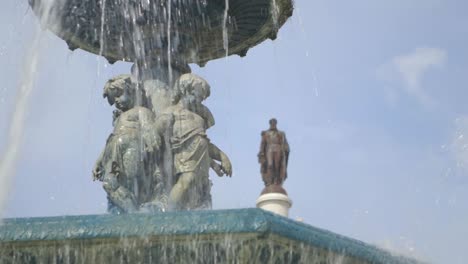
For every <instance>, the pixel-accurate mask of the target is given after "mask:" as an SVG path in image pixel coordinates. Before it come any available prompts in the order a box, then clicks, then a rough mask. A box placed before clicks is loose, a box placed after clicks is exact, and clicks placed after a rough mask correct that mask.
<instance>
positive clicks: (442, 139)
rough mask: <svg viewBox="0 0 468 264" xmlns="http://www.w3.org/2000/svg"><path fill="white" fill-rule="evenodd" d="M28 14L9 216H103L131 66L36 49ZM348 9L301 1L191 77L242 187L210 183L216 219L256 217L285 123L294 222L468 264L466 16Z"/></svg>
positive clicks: (48, 42)
mask: <svg viewBox="0 0 468 264" xmlns="http://www.w3.org/2000/svg"><path fill="white" fill-rule="evenodd" d="M23 2H24V3H18V2H17V1H12V0H8V1H7V3H4V4H3V5H4V8H2V11H0V12H1V13H2V14H1V16H0V30H1V32H2V36H1V37H0V59H1V60H0V72H2V76H3V81H2V85H1V86H0V151H2V152H0V153H3V151H4V149H5V148H6V146H7V141H8V139H7V138H8V136H7V135H8V129H9V128H10V127H11V124H12V123H11V117H12V115H13V112H14V105H15V104H14V101H15V93H16V91H18V87H19V86H20V85H21V84H22V83H24V81H25V80H26V79H32V80H34V88H33V90H32V93H31V99H30V102H29V107H28V109H27V112H26V125H25V127H24V129H23V131H24V132H23V133H21V135H22V137H21V138H20V139H21V140H20V142H21V144H20V145H19V154H18V161H17V166H16V170H15V172H14V173H12V181H11V185H5V184H3V182H2V184H3V185H4V186H9V187H8V188H5V187H3V186H2V188H1V189H0V191H1V192H3V193H6V192H7V191H8V199H7V202H6V208H5V209H4V211H3V212H2V213H3V216H4V217H26V216H48V215H64V214H98V213H104V212H105V202H106V201H105V193H104V191H103V190H102V188H101V186H100V184H99V183H97V182H92V180H91V173H90V172H91V168H92V166H93V164H94V161H95V159H96V158H97V156H98V154H99V152H100V151H101V149H102V148H103V146H104V143H105V140H106V138H107V136H108V134H109V133H110V132H111V130H112V127H111V117H112V108H111V107H109V106H108V105H107V103H106V101H105V100H103V99H102V96H101V94H102V87H103V85H104V83H105V82H106V80H107V79H109V78H110V77H112V76H114V75H117V74H120V73H127V72H128V71H129V67H130V65H128V64H126V63H116V64H114V65H107V64H106V62H105V60H103V59H99V58H97V56H95V55H92V54H88V53H86V52H84V51H80V50H77V51H75V52H70V51H68V50H67V48H66V45H65V43H64V42H63V41H61V40H60V39H58V38H57V37H55V36H54V35H52V34H51V33H49V32H47V33H43V34H41V35H40V36H41V37H40V40H38V41H34V40H35V37H34V34H35V32H36V31H37V20H36V19H35V18H34V16H33V15H32V12H31V11H30V10H29V9H28V7H27V3H26V1H23ZM343 2H344V1H336V0H330V1H322V0H320V1H319V0H317V1H315V0H314V1H311V0H297V1H296V8H295V13H294V16H293V18H292V19H291V20H290V21H288V22H287V23H286V25H284V26H283V28H282V29H281V31H280V34H279V36H278V39H277V40H276V41H274V42H272V41H269V40H268V41H265V42H264V43H262V44H261V45H259V46H257V47H255V48H253V49H251V50H250V51H249V53H248V55H247V57H245V58H242V59H241V58H239V57H234V56H233V57H228V58H225V59H219V60H216V61H211V62H209V63H208V64H207V65H206V67H205V68H199V67H197V66H193V67H192V70H193V72H194V73H196V74H199V75H201V76H203V77H204V78H205V79H206V80H207V81H208V82H209V83H210V84H211V87H212V93H211V97H210V98H209V99H208V100H207V105H208V106H209V108H210V109H211V110H212V112H213V114H214V116H215V119H216V126H215V127H213V128H211V129H210V130H209V136H210V138H211V140H212V141H213V142H214V143H215V144H217V145H218V146H220V147H221V148H222V149H223V150H225V152H226V153H228V155H229V156H230V158H231V160H232V163H233V166H234V176H233V178H231V179H225V178H219V179H218V178H217V177H216V176H215V175H213V181H214V188H213V199H214V208H215V209H221V208H242V207H254V206H255V200H256V199H257V197H258V195H259V193H260V191H261V189H262V182H261V179H260V174H259V167H258V164H257V160H256V154H257V152H258V147H259V143H260V132H261V130H264V129H267V128H268V120H269V119H270V118H271V117H276V118H277V119H278V127H279V128H280V129H281V130H283V131H285V132H286V135H287V137H288V140H289V142H290V145H291V150H292V152H291V157H290V167H289V178H288V180H287V182H286V183H285V188H286V189H287V191H288V193H289V194H290V197H291V198H292V200H293V203H294V205H293V208H292V209H291V212H290V216H291V218H294V219H302V220H303V221H304V222H306V223H308V224H311V225H314V226H317V227H321V228H325V229H329V230H331V231H334V232H337V233H341V234H344V235H347V236H351V237H354V238H357V239H360V240H363V241H366V242H369V243H373V244H376V245H379V246H381V247H384V248H387V249H390V250H393V251H396V252H401V253H404V254H407V255H410V256H415V257H418V258H421V259H424V260H428V261H431V262H432V263H460V264H462V263H467V261H468V251H467V250H466V244H467V242H468V241H467V238H466V237H468V226H467V225H466V223H467V222H468V202H467V201H468V104H466V98H468V89H466V88H467V87H466V86H467V85H468V49H467V48H466V47H468V16H467V15H466V10H468V2H466V1H461V0H460V1H457V0H444V1H442V0H424V1H423V0H406V1H403V0H394V1H382V0H379V1H376V0H361V1H347V2H345V3H343ZM36 40H37V38H36ZM36 42H37V44H34V43H36ZM31 49H32V50H34V52H32V53H30V52H29V50H31ZM35 56H37V58H38V64H37V67H33V64H32V62H31V58H33V57H35ZM34 76H35V77H34ZM33 77H34V78H33Z"/></svg>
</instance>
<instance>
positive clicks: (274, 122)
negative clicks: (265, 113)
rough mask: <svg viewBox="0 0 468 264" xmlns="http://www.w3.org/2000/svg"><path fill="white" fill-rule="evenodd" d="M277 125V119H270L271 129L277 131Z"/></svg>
mask: <svg viewBox="0 0 468 264" xmlns="http://www.w3.org/2000/svg"><path fill="white" fill-rule="evenodd" d="M276 124H278V121H277V120H276V118H272V119H270V129H276Z"/></svg>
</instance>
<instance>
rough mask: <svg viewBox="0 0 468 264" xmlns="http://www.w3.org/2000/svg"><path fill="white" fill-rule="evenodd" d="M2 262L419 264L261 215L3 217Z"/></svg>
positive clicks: (249, 212) (248, 212)
mask: <svg viewBox="0 0 468 264" xmlns="http://www.w3.org/2000/svg"><path fill="white" fill-rule="evenodd" d="M0 263H22V264H23V263H386V264H389V263H390V264H391V263H408V264H409V263H418V262H417V261H415V260H411V259H408V258H404V257H397V256H393V255H392V254H390V253H388V252H386V251H383V250H380V249H378V248H376V247H374V246H371V245H368V244H365V243H362V242H360V241H357V240H353V239H350V238H347V237H344V236H340V235H337V234H334V233H331V232H329V231H325V230H321V229H317V228H314V227H312V226H309V225H306V224H302V223H299V222H296V221H293V220H290V219H287V218H284V217H281V216H278V215H275V214H272V213H269V212H265V211H263V210H260V209H240V210H221V211H191V212H170V213H160V214H133V215H94V216H66V217H47V218H24V219H6V220H4V222H3V224H2V225H1V226H0Z"/></svg>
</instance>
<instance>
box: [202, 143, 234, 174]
mask: <svg viewBox="0 0 468 264" xmlns="http://www.w3.org/2000/svg"><path fill="white" fill-rule="evenodd" d="M208 151H209V154H210V158H212V159H214V160H217V161H220V162H221V169H222V172H223V173H224V174H226V176H228V177H231V176H232V165H231V161H230V160H229V158H228V156H227V155H226V154H225V153H224V152H222V151H221V150H220V149H219V148H218V147H217V146H216V145H214V144H213V143H211V142H210V145H209V148H208ZM211 165H212V166H211V167H212V168H213V166H214V165H213V162H212V163H211ZM214 167H215V168H213V170H215V171H216V166H214ZM217 173H218V172H217ZM218 175H219V173H218Z"/></svg>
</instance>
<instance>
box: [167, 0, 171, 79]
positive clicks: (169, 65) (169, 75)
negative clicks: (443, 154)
mask: <svg viewBox="0 0 468 264" xmlns="http://www.w3.org/2000/svg"><path fill="white" fill-rule="evenodd" d="M171 12H172V0H169V1H167V21H166V22H167V70H168V71H167V73H168V79H169V82H168V83H169V84H171V83H172V62H171V59H172V58H171V55H172V54H171V49H172V46H171V45H172V44H171V24H172V15H171Z"/></svg>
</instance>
